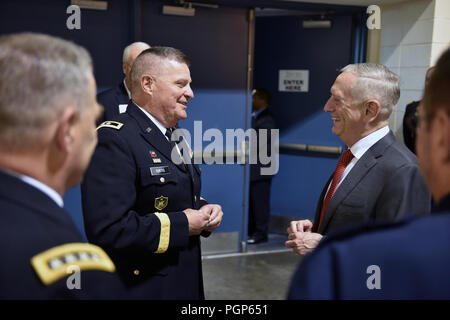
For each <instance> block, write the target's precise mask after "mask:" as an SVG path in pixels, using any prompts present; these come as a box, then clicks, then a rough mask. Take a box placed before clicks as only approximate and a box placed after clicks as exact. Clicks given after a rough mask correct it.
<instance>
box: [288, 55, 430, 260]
mask: <svg viewBox="0 0 450 320" xmlns="http://www.w3.org/2000/svg"><path fill="white" fill-rule="evenodd" d="M399 97H400V89H399V85H398V77H397V76H396V75H395V74H393V73H392V72H391V71H390V70H389V69H388V68H386V67H385V66H382V65H377V64H372V63H363V64H356V65H348V66H347V67H345V68H343V69H342V70H341V74H340V75H339V76H338V77H337V79H336V81H335V82H334V84H333V86H332V88H331V97H330V98H329V99H328V101H327V103H326V105H325V107H324V110H325V111H326V112H330V114H331V117H332V119H333V121H334V126H333V128H332V132H333V133H334V134H335V135H337V136H339V138H340V139H341V140H342V141H343V142H344V143H345V144H346V145H347V146H348V148H349V149H347V150H346V151H345V152H344V153H343V155H342V156H341V159H340V160H339V162H338V165H337V167H336V170H335V172H334V174H333V175H332V176H331V177H330V179H329V181H328V183H327V184H326V185H325V187H324V189H323V191H322V194H321V196H320V198H319V203H318V206H317V210H316V215H315V218H314V223H312V222H311V221H309V220H300V221H293V222H291V225H290V227H289V228H288V232H289V240H288V241H287V242H286V246H287V247H289V248H292V249H293V251H294V252H295V253H296V254H298V255H305V254H306V253H308V252H310V251H311V250H312V249H314V248H315V247H316V246H317V244H318V243H319V241H320V240H321V239H322V236H323V235H327V234H330V233H332V232H335V231H338V230H340V229H343V228H347V227H348V226H351V225H352V224H355V223H360V222H363V221H367V220H376V221H394V220H399V219H401V218H403V217H405V216H406V215H410V214H424V213H428V212H429V210H430V194H429V191H428V189H427V187H426V185H425V182H424V181H423V178H422V175H421V173H420V171H419V167H418V165H417V159H416V157H415V155H414V154H413V153H412V152H410V151H409V150H408V149H407V148H406V147H405V146H404V145H403V144H400V143H399V142H397V141H396V140H395V138H394V135H393V134H392V132H391V131H390V130H389V127H388V121H389V116H390V114H391V112H392V108H393V107H394V106H395V104H396V103H397V101H398V98H399Z"/></svg>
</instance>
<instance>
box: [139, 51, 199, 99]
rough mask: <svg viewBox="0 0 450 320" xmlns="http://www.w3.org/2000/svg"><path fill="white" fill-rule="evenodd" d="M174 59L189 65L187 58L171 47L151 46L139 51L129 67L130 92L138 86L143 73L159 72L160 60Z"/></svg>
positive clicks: (153, 73)
mask: <svg viewBox="0 0 450 320" xmlns="http://www.w3.org/2000/svg"><path fill="white" fill-rule="evenodd" d="M163 59H168V60H175V61H178V62H180V63H185V64H186V65H187V66H189V64H190V61H189V58H188V57H187V56H186V55H185V54H184V53H183V52H181V51H180V50H178V49H175V48H171V47H151V48H150V49H146V50H144V51H142V52H141V54H140V55H139V56H138V57H137V58H136V60H134V63H133V66H132V67H131V92H133V88H138V87H139V86H140V82H141V78H142V76H143V75H144V74H146V73H150V75H155V74H156V73H157V72H159V68H160V66H161V60H163Z"/></svg>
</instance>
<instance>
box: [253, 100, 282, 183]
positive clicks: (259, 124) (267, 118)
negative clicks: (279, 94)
mask: <svg viewBox="0 0 450 320" xmlns="http://www.w3.org/2000/svg"><path fill="white" fill-rule="evenodd" d="M252 128H253V129H255V130H256V138H257V139H256V141H257V143H258V145H257V155H258V158H257V159H258V162H257V163H256V164H251V165H250V181H259V180H270V179H272V178H273V175H261V168H264V167H269V166H270V164H267V165H263V164H261V163H260V162H259V139H260V135H259V129H268V130H267V153H266V155H268V156H270V152H271V145H272V140H271V137H270V130H271V129H276V124H275V119H274V118H273V116H272V114H271V112H270V110H269V107H267V108H266V109H265V110H263V111H261V113H260V114H258V115H257V116H256V118H254V117H252ZM264 142H265V141H264Z"/></svg>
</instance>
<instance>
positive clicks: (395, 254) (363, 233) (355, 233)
mask: <svg viewBox="0 0 450 320" xmlns="http://www.w3.org/2000/svg"><path fill="white" fill-rule="evenodd" d="M449 89H450V50H447V51H446V52H445V53H444V54H443V55H442V56H441V58H440V59H439V61H438V63H437V65H436V69H435V70H434V72H433V75H432V77H431V80H430V83H429V85H427V86H426V88H425V95H424V98H423V99H422V101H421V105H420V110H419V120H420V122H419V123H420V125H419V131H418V136H417V146H416V149H417V156H418V158H419V165H420V169H421V171H422V173H423V176H424V178H425V181H426V183H427V185H428V187H429V188H430V190H431V193H432V194H433V199H434V200H435V202H436V203H437V210H436V211H437V212H436V214H432V215H430V216H427V217H421V218H416V219H407V220H404V221H402V222H397V223H393V224H385V225H372V226H371V225H368V226H364V227H360V228H355V229H354V230H349V231H347V232H345V233H342V234H339V235H335V236H330V237H329V238H328V239H326V240H325V241H323V243H321V245H320V246H319V247H318V248H317V249H316V250H315V252H313V253H312V254H311V255H309V256H307V257H306V258H305V260H304V261H303V262H302V263H301V265H300V266H299V268H298V270H297V272H296V274H295V276H294V277H293V280H292V284H291V288H290V292H289V298H291V299H450V274H449V271H448V270H449V269H450V252H449V250H448V243H449V234H450V233H449V230H450V90H449Z"/></svg>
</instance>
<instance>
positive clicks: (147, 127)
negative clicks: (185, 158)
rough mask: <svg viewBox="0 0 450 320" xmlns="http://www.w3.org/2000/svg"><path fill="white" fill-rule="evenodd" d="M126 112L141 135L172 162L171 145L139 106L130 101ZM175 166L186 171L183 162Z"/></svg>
mask: <svg viewBox="0 0 450 320" xmlns="http://www.w3.org/2000/svg"><path fill="white" fill-rule="evenodd" d="M127 113H128V114H129V115H130V116H131V117H132V118H134V119H135V120H136V122H137V123H138V125H139V127H140V128H141V136H142V137H143V138H144V139H145V140H146V141H147V142H148V143H150V144H151V145H152V146H153V147H155V149H157V150H158V151H159V152H160V153H161V154H162V155H164V157H166V158H167V159H168V160H170V161H171V162H172V157H171V153H172V146H171V144H170V142H169V141H168V140H167V138H166V136H164V135H163V134H162V132H161V130H159V128H158V127H157V126H156V125H155V124H154V123H153V121H152V120H150V118H149V117H147V116H146V115H145V114H144V113H143V112H142V111H141V110H139V108H138V107H137V106H136V105H135V104H134V103H133V102H132V101H130V103H129V104H128V107H127ZM175 152H176V151H175ZM176 166H177V167H178V168H179V169H180V170H181V171H183V172H186V168H185V167H184V164H183V163H180V164H176Z"/></svg>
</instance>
